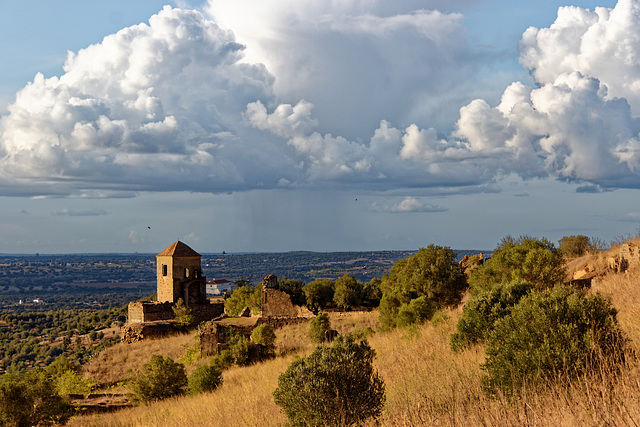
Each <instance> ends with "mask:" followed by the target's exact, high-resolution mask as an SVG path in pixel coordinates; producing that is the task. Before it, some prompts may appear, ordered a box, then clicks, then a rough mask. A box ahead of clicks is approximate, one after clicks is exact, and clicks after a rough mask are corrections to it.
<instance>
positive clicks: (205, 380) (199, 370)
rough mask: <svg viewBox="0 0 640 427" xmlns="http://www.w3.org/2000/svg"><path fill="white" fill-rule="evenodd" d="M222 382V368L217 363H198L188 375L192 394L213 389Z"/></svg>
mask: <svg viewBox="0 0 640 427" xmlns="http://www.w3.org/2000/svg"><path fill="white" fill-rule="evenodd" d="M221 384H222V370H221V369H220V367H218V366H217V365H216V364H211V365H206V364H203V365H198V366H197V367H196V369H194V371H193V372H192V373H191V375H189V377H188V387H187V391H188V393H189V394H190V395H195V394H200V393H204V392H209V391H213V390H215V389H216V388H218V387H219V386H220V385H221Z"/></svg>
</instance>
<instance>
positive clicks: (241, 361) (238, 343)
mask: <svg viewBox="0 0 640 427" xmlns="http://www.w3.org/2000/svg"><path fill="white" fill-rule="evenodd" d="M250 347H251V341H249V339H248V338H245V337H244V336H242V335H240V334H238V333H234V332H232V333H231V338H229V350H228V351H229V353H230V354H231V357H232V359H233V363H235V364H236V365H238V366H247V365H249V364H251V349H250Z"/></svg>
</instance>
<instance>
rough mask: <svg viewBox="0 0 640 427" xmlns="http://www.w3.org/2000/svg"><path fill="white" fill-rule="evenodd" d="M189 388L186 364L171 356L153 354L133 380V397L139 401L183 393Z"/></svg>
mask: <svg viewBox="0 0 640 427" xmlns="http://www.w3.org/2000/svg"><path fill="white" fill-rule="evenodd" d="M186 388H187V375H186V373H185V370H184V365H183V364H181V363H176V362H174V361H173V359H171V358H170V357H162V356H158V355H155V354H154V355H153V356H151V360H149V362H147V363H145V364H144V365H143V366H142V368H141V369H140V371H139V372H138V374H137V375H136V376H135V377H134V378H133V380H132V381H131V389H132V391H133V399H134V400H135V401H138V402H149V401H152V400H160V399H165V398H167V397H171V396H176V395H182V394H184V392H185V390H186Z"/></svg>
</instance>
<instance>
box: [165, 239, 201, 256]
mask: <svg viewBox="0 0 640 427" xmlns="http://www.w3.org/2000/svg"><path fill="white" fill-rule="evenodd" d="M156 256H171V257H194V256H201V255H200V254H199V253H198V252H196V251H194V250H193V249H191V248H190V247H189V246H187V245H185V244H184V243H182V242H181V241H180V240H178V241H177V242H175V243H173V244H171V245H169V246H168V247H167V249H165V250H164V251H162V252H160V253H159V254H158V255H156Z"/></svg>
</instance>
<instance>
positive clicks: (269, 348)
mask: <svg viewBox="0 0 640 427" xmlns="http://www.w3.org/2000/svg"><path fill="white" fill-rule="evenodd" d="M251 343H252V344H253V345H256V346H259V348H260V359H269V358H273V357H275V355H276V333H275V332H274V330H273V328H272V327H271V326H269V325H267V324H262V325H259V326H256V327H255V328H254V329H253V331H251Z"/></svg>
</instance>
